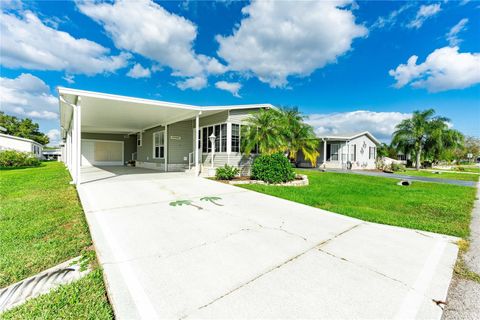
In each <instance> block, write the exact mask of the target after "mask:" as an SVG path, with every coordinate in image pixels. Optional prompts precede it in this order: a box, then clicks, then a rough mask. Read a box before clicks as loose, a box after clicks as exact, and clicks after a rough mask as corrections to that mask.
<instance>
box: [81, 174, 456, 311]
mask: <svg viewBox="0 0 480 320" xmlns="http://www.w3.org/2000/svg"><path fill="white" fill-rule="evenodd" d="M82 176H83V179H84V183H83V184H81V185H80V187H79V194H80V198H81V201H82V203H83V205H84V209H85V212H86V216H87V220H88V223H89V225H90V229H91V232H92V236H93V239H94V242H95V247H96V249H97V252H98V256H99V260H100V263H101V265H102V267H103V268H104V273H105V277H106V281H107V287H108V292H109V295H110V299H111V302H112V305H113V307H114V310H115V313H116V316H117V318H119V319H139V318H143V319H155V318H182V319H183V318H337V319H338V318H342V319H347V318H356V319H358V318H398V319H409V318H431V319H439V318H440V317H441V312H442V309H441V308H440V307H439V306H438V305H437V304H436V303H435V302H434V301H433V300H440V301H443V300H445V298H446V294H447V290H448V286H449V283H450V280H451V276H452V268H453V265H454V263H455V260H456V256H457V247H456V245H454V244H453V242H454V241H455V239H454V238H452V237H448V236H443V235H437V234H432V233H427V232H419V231H415V230H409V229H403V228H397V227H391V226H385V225H379V224H374V223H368V222H363V221H361V220H357V219H353V218H349V217H345V216H341V215H338V214H334V213H331V212H327V211H324V210H320V209H316V208H312V207H308V206H305V205H302V204H298V203H294V202H290V201H287V200H282V199H278V198H274V197H271V196H267V195H263V194H259V193H255V192H252V191H247V190H245V189H241V188H238V187H234V186H230V185H226V184H222V183H218V182H215V181H210V180H206V179H202V178H193V177H190V176H187V175H185V174H181V173H158V172H155V171H150V170H145V169H139V168H104V169H99V168H85V169H83V173H82ZM211 196H215V197H219V198H220V199H216V200H215V199H213V201H214V202H215V203H214V202H210V201H203V200H201V198H202V197H211ZM320 196H322V195H319V197H320ZM178 200H191V201H193V202H192V204H193V205H195V206H198V207H195V206H191V205H182V206H180V205H179V206H171V205H170V203H171V202H172V201H178ZM210 200H212V199H211V198H210ZM199 208H201V209H199Z"/></svg>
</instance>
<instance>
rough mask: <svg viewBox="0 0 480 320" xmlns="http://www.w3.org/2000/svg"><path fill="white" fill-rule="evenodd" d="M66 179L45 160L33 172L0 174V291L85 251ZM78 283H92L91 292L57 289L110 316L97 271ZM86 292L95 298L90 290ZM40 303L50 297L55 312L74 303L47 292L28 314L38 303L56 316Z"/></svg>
mask: <svg viewBox="0 0 480 320" xmlns="http://www.w3.org/2000/svg"><path fill="white" fill-rule="evenodd" d="M70 180H71V178H70V176H69V174H68V171H67V170H66V169H65V167H64V165H63V164H62V163H59V162H45V163H43V164H42V166H41V167H37V168H26V169H15V170H0V230H1V232H0V257H1V259H0V287H5V286H7V285H9V284H12V283H14V282H17V281H19V280H22V279H24V278H27V277H29V276H32V275H34V274H36V273H38V272H41V271H43V270H45V269H48V268H50V267H52V266H55V265H57V264H59V263H61V262H63V261H66V260H68V259H70V258H73V257H76V256H79V255H82V254H86V253H87V250H88V248H89V247H90V246H91V245H92V242H91V239H90V234H89V231H88V227H87V224H86V221H85V217H84V214H83V210H82V207H81V205H80V202H79V200H78V197H77V193H76V190H75V188H74V187H73V186H72V185H70V184H69V182H70ZM98 274H100V276H99V275H98ZM81 281H82V282H81V283H85V284H87V283H91V284H90V285H91V286H92V288H91V289H88V288H85V289H80V288H79V286H80V284H78V283H75V284H71V285H67V286H65V287H64V288H63V289H62V290H65V291H69V292H70V291H71V292H74V293H76V295H78V297H77V298H78V300H79V301H84V304H83V307H84V308H92V310H95V309H98V311H99V314H100V315H102V314H104V312H103V311H102V310H104V309H105V310H110V311H109V314H110V315H111V309H110V305H109V304H108V303H107V302H106V292H105V289H104V287H103V282H102V281H101V271H100V270H99V269H96V271H95V273H94V274H93V275H92V276H89V277H87V278H85V279H82V280H81ZM92 282H95V285H93V283H92ZM87 289H88V290H87ZM91 290H94V291H95V295H92V294H91V292H89V291H91ZM62 292H63V291H62ZM94 297H95V299H93V298H94ZM77 298H75V295H73V296H72V297H71V299H77ZM39 299H43V300H41V301H46V300H48V299H50V300H51V301H52V303H54V302H55V303H56V304H57V305H56V307H57V308H60V307H61V306H62V305H63V306H68V305H69V304H71V303H73V301H74V300H69V299H70V298H68V295H65V294H63V295H62V294H60V295H59V294H58V293H57V294H53V293H51V294H49V295H47V296H45V297H41V298H37V299H34V300H32V302H31V303H29V305H30V309H28V310H30V311H29V312H33V311H32V310H33V309H34V306H35V305H37V307H38V308H39V309H38V310H37V311H38V312H53V313H52V314H54V313H55V310H54V309H51V308H50V307H48V308H47V306H49V305H50V304H48V303H47V304H46V305H43V302H42V303H41V304H36V303H35V301H37V300H39ZM45 299H46V300H45ZM99 306H101V308H100V307H99ZM22 310H26V309H22ZM65 312H70V311H69V310H65ZM72 312H73V311H72ZM85 312H86V311H85ZM32 314H35V313H34V312H33V313H32ZM15 315H18V318H31V317H29V316H27V315H28V313H27V314H23V313H22V312H21V311H19V313H10V316H11V317H14V318H15V317H16V316H15ZM22 315H24V316H22ZM2 316H3V315H2ZM73 318H75V317H73ZM76 318H79V317H76ZM80 318H81V314H80ZM109 318H111V316H110V317H109Z"/></svg>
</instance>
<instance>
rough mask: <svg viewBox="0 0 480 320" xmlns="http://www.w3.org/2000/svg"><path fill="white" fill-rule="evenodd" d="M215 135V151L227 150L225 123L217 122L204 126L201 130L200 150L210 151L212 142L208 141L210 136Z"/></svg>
mask: <svg viewBox="0 0 480 320" xmlns="http://www.w3.org/2000/svg"><path fill="white" fill-rule="evenodd" d="M212 133H213V134H214V135H215V151H216V152H227V124H226V123H223V124H217V125H214V126H210V127H204V128H202V130H201V134H202V137H201V142H202V143H201V146H202V152H211V151H212V144H211V143H210V136H211V135H212Z"/></svg>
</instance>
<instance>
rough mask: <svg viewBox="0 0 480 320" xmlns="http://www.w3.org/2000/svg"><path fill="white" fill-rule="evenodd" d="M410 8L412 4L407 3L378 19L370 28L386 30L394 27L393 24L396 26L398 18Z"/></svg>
mask: <svg viewBox="0 0 480 320" xmlns="http://www.w3.org/2000/svg"><path fill="white" fill-rule="evenodd" d="M412 6H413V3H411V2H407V3H405V4H404V5H402V6H401V7H400V8H398V9H397V10H393V11H392V12H390V13H389V14H388V15H387V16H386V17H378V18H377V20H376V21H375V22H374V23H373V24H372V26H371V28H372V29H376V28H388V27H392V26H394V25H395V24H397V21H398V17H399V16H400V15H401V14H402V13H403V12H405V11H406V10H408V9H410V8H411V7H412Z"/></svg>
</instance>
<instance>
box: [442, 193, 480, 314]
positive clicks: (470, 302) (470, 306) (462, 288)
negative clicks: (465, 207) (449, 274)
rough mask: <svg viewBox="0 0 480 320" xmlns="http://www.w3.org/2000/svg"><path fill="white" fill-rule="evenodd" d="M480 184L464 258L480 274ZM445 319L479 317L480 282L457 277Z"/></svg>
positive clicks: (450, 294)
mask: <svg viewBox="0 0 480 320" xmlns="http://www.w3.org/2000/svg"><path fill="white" fill-rule="evenodd" d="M479 199H480V184H479V185H478V187H477V200H476V201H475V207H474V209H473V214H472V221H471V223H470V248H469V250H468V252H467V253H466V254H465V256H464V259H465V263H466V264H467V266H468V268H469V269H470V270H472V271H474V272H476V273H478V274H480V200H479ZM447 301H448V305H447V307H446V310H445V314H444V317H443V318H444V319H445V320H453V319H455V320H456V319H462V320H464V319H472V320H473V319H475V320H476V319H478V316H479V315H480V283H478V282H474V281H469V280H464V279H459V278H458V277H456V278H455V280H454V281H453V283H452V285H451V287H450V290H449V292H448V300H447Z"/></svg>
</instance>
